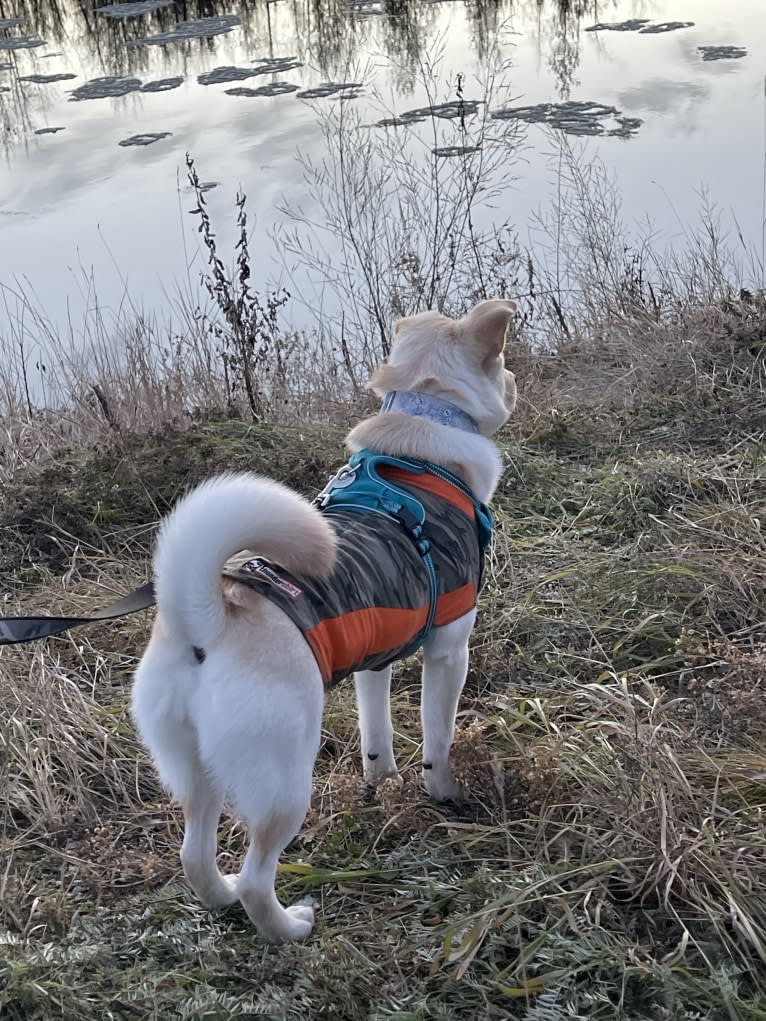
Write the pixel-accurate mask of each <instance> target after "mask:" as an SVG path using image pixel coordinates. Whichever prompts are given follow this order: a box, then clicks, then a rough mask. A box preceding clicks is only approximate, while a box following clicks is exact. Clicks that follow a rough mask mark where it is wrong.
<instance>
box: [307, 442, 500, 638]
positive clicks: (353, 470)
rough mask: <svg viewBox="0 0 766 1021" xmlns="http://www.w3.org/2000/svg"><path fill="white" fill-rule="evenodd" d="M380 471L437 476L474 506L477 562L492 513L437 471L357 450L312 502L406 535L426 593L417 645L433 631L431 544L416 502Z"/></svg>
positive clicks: (460, 484) (403, 459) (455, 480)
mask: <svg viewBox="0 0 766 1021" xmlns="http://www.w3.org/2000/svg"><path fill="white" fill-rule="evenodd" d="M381 467H392V468H400V469H402V470H404V471H407V472H411V473H412V474H413V475H424V474H430V475H436V476H437V477H438V478H440V479H442V480H443V481H444V482H448V483H449V484H450V485H451V486H455V488H456V489H459V490H460V491H461V492H462V493H463V494H464V495H465V496H466V497H468V499H469V500H470V501H471V503H472V504H473V508H474V514H475V515H476V525H477V532H478V541H479V551H480V553H481V554H482V556H483V553H484V550H485V549H486V548H487V546H488V545H489V543H490V540H491V539H492V529H493V525H494V520H493V517H492V511H491V510H490V509H489V507H488V506H487V505H486V504H485V503H481V502H480V501H479V500H477V499H476V497H475V496H474V494H473V493H472V492H471V490H470V489H469V488H468V486H466V484H465V483H464V482H463V481H462V480H461V479H459V478H458V477H457V476H456V475H453V474H452V472H448V471H446V469H444V468H440V467H439V465H436V464H432V463H431V462H430V461H420V460H417V459H415V458H410V457H389V456H388V455H386V454H376V453H374V451H372V450H360V451H358V453H356V454H354V455H353V457H352V458H351V459H350V460H349V462H348V464H345V465H344V466H343V467H342V468H341V469H340V471H339V472H338V473H337V474H336V475H334V476H333V477H332V478H331V479H330V481H329V482H328V483H327V485H326V486H325V488H324V489H323V490H322V492H321V493H319V495H318V496H317V497H316V499H315V500H314V503H315V505H316V506H317V507H319V508H320V509H321V510H322V511H323V512H324V513H325V514H332V513H333V511H340V510H344V511H346V510H356V511H364V512H365V513H368V514H369V513H373V514H380V515H382V516H383V517H386V518H390V519H392V520H394V521H397V522H398V523H399V524H400V525H401V526H402V528H404V530H405V531H406V532H407V533H408V534H409V535H410V537H411V538H412V540H413V542H414V543H415V547H416V548H417V550H418V552H419V553H420V555H421V557H422V558H423V564H424V566H425V569H426V573H427V575H428V584H429V590H430V596H429V611H428V618H427V621H426V626H425V630H424V631H423V633H422V635H421V643H422V642H425V640H426V639H427V637H428V635H429V634H430V632H431V629H432V627H433V622H434V616H435V614H436V600H437V593H438V587H437V580H436V568H435V567H434V562H433V558H432V557H431V552H430V550H431V543H430V541H429V539H428V534H427V531H428V528H427V520H426V511H425V508H424V507H423V504H422V503H421V502H420V500H419V499H418V498H417V496H415V495H414V494H413V493H411V492H410V491H409V490H407V489H405V488H404V487H403V486H399V485H397V484H396V483H394V482H391V481H389V480H388V479H384V478H382V476H381V475H380V473H379V469H380V468H381Z"/></svg>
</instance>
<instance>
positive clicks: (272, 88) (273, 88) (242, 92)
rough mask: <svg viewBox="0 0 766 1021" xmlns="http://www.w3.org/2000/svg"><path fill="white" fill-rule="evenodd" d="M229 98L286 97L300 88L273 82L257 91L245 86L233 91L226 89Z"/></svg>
mask: <svg viewBox="0 0 766 1021" xmlns="http://www.w3.org/2000/svg"><path fill="white" fill-rule="evenodd" d="M224 91H225V93H226V95H227V96H286V95H287V94H288V93H289V92H297V91H298V86H297V85H292V84H291V83H290V82H271V84H270V85H261V86H259V87H258V88H257V89H249V88H247V86H245V85H239V86H237V87H236V88H233V89H224Z"/></svg>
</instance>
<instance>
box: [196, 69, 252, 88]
mask: <svg viewBox="0 0 766 1021" xmlns="http://www.w3.org/2000/svg"><path fill="white" fill-rule="evenodd" d="M261 73H262V72H261V71H259V70H256V69H255V68H252V67H231V66H228V67H214V68H213V70H212V71H203V73H202V74H199V75H197V81H198V82H199V84H200V85H221V84H222V83H223V82H239V81H243V80H244V79H245V78H253V77H255V75H257V74H261Z"/></svg>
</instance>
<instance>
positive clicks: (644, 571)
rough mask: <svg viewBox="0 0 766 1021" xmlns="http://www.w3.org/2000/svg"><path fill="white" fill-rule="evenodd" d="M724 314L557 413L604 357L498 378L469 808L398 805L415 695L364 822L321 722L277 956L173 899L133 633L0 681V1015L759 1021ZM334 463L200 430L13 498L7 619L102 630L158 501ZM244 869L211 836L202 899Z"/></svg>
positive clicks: (748, 694)
mask: <svg viewBox="0 0 766 1021" xmlns="http://www.w3.org/2000/svg"><path fill="white" fill-rule="evenodd" d="M758 308H759V309H760V308H761V306H758ZM746 314H747V316H753V315H755V313H754V312H753V311H752V309H751V307H750V306H748V309H747V313H746ZM759 314H762V313H760V312H759ZM700 315H701V313H700ZM744 315H745V313H744V312H743V313H742V314H741V315H740V312H739V310H738V309H736V308H734V309H731V308H729V309H723V310H715V309H710V310H709V311H708V312H707V320H706V321H707V323H708V334H707V337H708V340H707V345H706V343H705V334H704V332H703V331H702V329H700V330H699V331H698V332H697V333H696V334H695V342H694V347H693V357H692V356H691V355H690V351H691V350H692V349H691V348H689V349H684V350H682V351H681V352H679V351H677V350H672V351H667V352H665V354H664V358H665V363H664V369H663V371H659V369H657V370H656V371H654V372H650V371H649V369H650V356H649V354H648V353H647V352H650V351H652V350H653V351H654V352H655V353H658V352H660V351H661V350H662V348H661V345H660V344H659V341H658V340H657V339H656V338H655V340H654V341H653V342H652V343H653V345H654V346H653V347H652V346H651V345H650V344H649V342H648V340H647V343H646V345H645V346H644V348H643V351H644V356H645V359H646V361H645V362H644V363H643V364H641V365H639V366H638V367H637V371H636V377H635V378H636V380H637V382H636V385H635V386H633V387H629V386H627V385H626V384H623V385H622V386H621V387H615V388H611V389H610V388H604V387H600V388H599V387H597V386H595V385H592V386H590V387H588V386H585V385H583V384H584V382H585V381H587V378H588V373H589V371H590V372H592V373H593V374H594V375H600V374H603V373H607V374H615V375H616V376H618V377H619V370H618V368H617V367H616V365H617V364H618V363H619V361H620V359H621V358H623V357H625V356H626V354H625V353H626V348H624V347H623V346H622V342H621V341H618V342H616V343H615V347H614V350H613V351H612V352H611V357H610V359H609V360H607V359H606V358H605V354H606V349H605V345H606V341H604V342H602V343H601V344H599V345H594V346H593V347H591V348H590V349H588V348H587V347H586V346H585V345H582V346H581V347H580V349H579V350H578V351H577V356H576V358H575V357H574V353H573V351H572V350H571V349H566V348H562V350H561V351H560V352H559V353H558V354H557V355H555V356H553V355H541V354H538V355H535V354H533V353H532V352H531V351H530V350H529V349H526V350H525V351H523V350H522V348H521V344H520V342H519V343H517V345H516V348H517V350H516V352H515V353H514V352H511V353H510V354H509V361H510V362H511V363H512V364H514V365H515V366H516V367H517V368H519V369H520V372H519V375H520V376H521V377H522V381H523V386H524V392H525V394H526V401H527V406H526V410H523V411H522V415H523V418H522V423H523V424H522V425H521V426H519V425H516V426H515V427H514V430H515V436H516V438H514V437H513V436H509V437H508V438H507V439H506V440H505V444H504V451H505V456H506V461H507V469H506V475H505V480H504V483H503V485H502V488H501V491H500V493H499V494H498V499H497V510H498V520H499V531H498V535H497V539H496V542H495V546H494V551H493V554H492V563H491V570H490V573H489V578H488V583H487V587H486V590H485V593H484V596H483V600H482V602H483V606H482V610H483V612H482V614H481V616H480V624H479V628H478V630H477V633H476V635H475V638H474V642H473V659H472V665H471V672H470V675H469V680H468V684H467V687H466V692H465V695H464V698H463V701H462V703H461V717H460V727H461V729H460V732H459V734H458V737H457V740H456V744H455V749H454V752H453V756H454V762H455V769H456V771H457V773H458V775H459V777H460V778H461V780H462V781H463V782H464V784H465V785H466V787H467V789H468V791H469V794H470V797H469V800H468V803H467V805H466V806H465V808H463V809H461V810H460V811H456V810H454V809H449V808H445V807H443V806H438V805H434V804H431V803H430V802H428V801H427V799H426V798H425V797H424V795H423V792H422V790H421V788H420V784H419V781H418V776H417V770H418V762H419V754H418V752H419V744H418V742H419V726H418V722H417V701H418V690H417V681H416V669H415V666H416V665H415V664H407V665H406V666H405V667H404V668H403V669H402V670H400V671H399V681H398V684H397V685H396V689H395V694H394V718H395V726H396V733H397V737H396V743H397V752H398V756H399V761H400V764H401V766H402V771H403V785H402V786H401V787H400V786H398V785H394V784H387V785H384V787H383V788H382V789H381V790H380V791H379V792H378V794H377V795H376V796H374V797H371V796H370V795H369V794H368V793H367V792H366V791H365V790H364V789H363V785H362V782H361V776H360V772H359V764H358V753H359V749H358V739H357V735H356V729H355V720H354V708H353V693H352V690H351V688H350V686H348V685H346V686H341V687H340V688H339V689H338V690H337V691H336V692H334V693H333V694H332V695H331V696H330V699H329V701H328V706H327V711H326V717H325V729H324V741H323V745H322V750H321V753H320V756H319V760H318V763H317V769H316V783H315V799H314V805H313V807H312V811H311V813H310V815H309V818H308V819H307V821H306V824H305V826H304V829H303V831H302V833H301V835H300V836H299V837H298V838H297V840H296V841H295V843H294V845H293V846H292V847H291V848H290V850H289V852H288V854H287V855H286V856H285V859H284V864H283V866H282V869H281V879H280V895H281V896H282V897H283V898H284V899H285V900H291V899H296V898H299V897H301V896H311V897H312V898H314V899H315V900H316V902H317V906H318V919H319V922H318V927H317V931H316V934H315V936H314V937H312V939H311V940H310V942H309V943H308V944H306V945H305V946H291V947H286V948H282V949H272V948H268V947H265V946H264V945H263V944H261V943H260V941H259V940H258V939H257V938H256V937H255V936H254V935H253V933H252V930H251V929H250V927H249V926H248V924H247V922H246V920H245V917H244V915H243V914H242V913H241V911H239V909H231V910H228V911H226V912H222V913H216V914H211V913H208V912H205V911H203V910H201V909H200V908H199V907H198V906H197V905H196V904H195V903H194V900H193V898H192V896H191V895H190V894H189V892H188V891H187V890H186V888H185V887H184V885H183V883H182V881H181V880H180V875H179V867H178V858H177V853H178V846H179V839H180V834H179V819H178V816H177V814H176V812H175V811H174V810H173V809H172V808H171V807H170V806H169V805H168V804H167V802H166V799H165V797H164V795H163V794H162V792H161V791H160V790H159V788H158V786H157V784H156V781H155V779H154V776H153V774H152V771H151V768H150V766H149V764H148V762H147V761H146V759H145V757H144V755H143V753H142V751H141V750H140V748H139V747H138V745H137V743H136V740H135V735H134V733H133V731H132V727H131V725H130V722H129V719H128V716H127V711H126V705H127V694H128V686H129V680H130V671H131V669H132V668H133V666H134V664H135V661H136V657H137V655H138V653H139V651H140V648H141V645H142V643H143V641H144V640H145V638H146V633H147V626H148V623H147V621H146V620H143V619H141V618H128V619H127V620H126V621H124V622H122V623H120V624H118V625H112V626H103V627H102V626H99V627H98V628H93V629H90V630H80V631H77V632H73V633H72V634H70V635H69V636H65V637H63V638H60V639H56V640H54V641H51V642H49V643H47V644H46V645H41V646H37V647H34V648H32V647H20V648H11V649H5V650H3V651H2V654H1V655H0V690H1V691H2V706H3V710H2V711H3V716H4V720H5V726H4V727H3V729H2V737H0V749H1V751H0V754H1V755H2V782H3V786H4V788H5V789H6V790H7V801H6V807H5V809H4V813H3V823H2V826H3V835H2V840H3V851H4V854H3V862H4V866H3V873H2V877H0V902H1V903H2V912H3V918H4V923H3V924H4V925H5V927H6V929H7V935H6V938H5V947H4V950H3V953H2V955H1V956H2V965H0V968H2V975H3V985H2V987H0V1011H2V1016H3V1017H8V1018H9V1019H10V1018H14V1019H15V1018H40V1019H42V1018H45V1019H46V1021H47V1019H49V1018H53V1017H61V1018H67V1019H68V1018H88V1019H90V1018H93V1019H95V1018H102V1017H105V1016H111V1017H116V1018H123V1017H124V1018H128V1017H132V1016H136V1015H138V1016H144V1017H154V1018H161V1017H167V1016H171V1015H172V1016H178V1017H184V1018H187V1017H188V1018H203V1017H215V1018H229V1017H232V1018H233V1017H248V1016H249V1017H254V1016H264V1017H271V1018H305V1017H314V1016H316V1017H320V1016H332V1017H334V1018H349V1019H356V1018H359V1019H362V1018H375V1019H377V1018H384V1017H394V1016H395V1017H399V1018H407V1019H426V1018H428V1019H430V1018H447V1017H449V1018H466V1019H467V1018H475V1017H479V1016H481V1017H487V1018H507V1017H518V1018H520V1019H525V1021H557V1019H564V1018H567V1019H568V1018H603V1019H605V1021H606V1019H609V1021H612V1019H614V1018H624V1019H631V1021H633V1019H635V1021H639V1019H641V1021H644V1019H647V1018H658V1019H667V1021H671V1019H672V1021H675V1019H689V1021H691V1019H700V1018H704V1019H709V1021H718V1019H727V1021H728V1019H748V1018H750V1019H762V1018H764V1017H766V999H765V998H764V994H765V992H766V990H764V982H763V979H762V976H763V974H765V973H766V972H764V965H765V964H766V897H764V893H763V891H764V889H765V888H766V842H765V841H764V839H763V828H764V810H765V809H766V759H765V758H764V756H763V751H762V749H763V742H764V738H766V708H765V707H764V699H763V688H764V684H765V683H766V668H765V667H764V641H765V636H764V632H763V621H764V619H766V597H765V596H764V593H765V592H766V584H765V582H766V577H765V575H766V568H765V567H764V564H766V557H764V551H763V539H762V534H761V529H760V524H759V523H760V521H762V520H763V516H764V509H765V508H764V504H765V503H766V489H765V488H764V484H763V477H764V473H763V465H764V456H766V453H765V452H766V446H765V445H764V431H763V396H764V395H763V388H762V387H761V385H760V382H759V381H760V379H761V372H762V358H763V352H762V347H761V345H760V344H759V342H758V341H757V339H754V338H757V337H758V336H759V334H758V330H759V329H760V330H762V329H763V318H761V320H760V321H759V322H756V321H755V320H754V319H747V328H746V330H744V331H742V332H741V333H737V332H736V330H735V329H730V327H732V324H734V325H735V326H736V324H737V323H739V322H740V321H741V318H742V317H743V316H744ZM716 322H720V323H723V324H724V326H725V328H724V329H722V330H721V331H720V332H719V333H718V334H716V333H714V332H713V331H712V329H710V324H714V323H716ZM760 336H761V337H762V336H763V333H760ZM722 351H723V352H726V353H727V357H726V358H723V357H722V355H721V352H722ZM522 354H523V358H522V357H521V356H522ZM517 356H518V357H517ZM588 365H590V367H591V368H590V370H588ZM669 366H670V368H669ZM639 369H640V371H639ZM557 374H558V375H557ZM711 374H714V375H715V376H716V385H715V386H711V385H710V377H711ZM557 378H558V387H557V383H556V379H557ZM578 393H579V395H580V400H579V401H577V400H576V399H575V398H576V395H577V394H578ZM546 402H547V407H546ZM523 431H526V432H527V436H526V437H525V439H524V440H523V441H522V440H521V438H520V434H521V433H522V432H523ZM340 436H341V434H340V432H333V431H324V432H323V431H321V430H317V429H315V428H314V427H308V426H305V427H282V426H264V425H257V426H253V425H248V424H246V423H244V422H238V421H236V420H227V419H223V420H220V421H217V422H216V421H207V422H200V423H198V424H197V425H196V426H195V427H194V428H193V429H191V430H189V431H182V432H177V433H173V432H168V433H166V434H165V435H163V436H162V437H158V436H151V435H149V436H143V437H142V436H135V435H132V434H125V435H122V434H121V435H119V436H113V437H112V440H111V442H110V443H107V444H103V443H102V444H100V445H99V446H97V447H95V448H93V449H90V450H83V449H78V450H74V451H70V452H68V453H63V452H62V453H59V454H58V455H57V457H56V459H55V460H50V459H46V461H45V463H44V464H38V465H34V464H33V465H31V466H30V467H29V468H27V469H26V470H23V471H17V472H16V473H15V475H14V477H13V479H12V480H11V481H9V482H7V483H6V484H5V486H4V514H3V523H2V535H3V541H2V549H3V562H2V569H3V572H4V573H6V572H7V575H6V576H8V577H13V579H14V587H13V594H12V595H11V596H10V597H9V598H8V599H7V600H6V605H7V607H8V608H9V610H10V608H12V607H17V606H32V605H34V606H37V607H41V608H45V607H50V608H51V609H52V608H54V607H56V608H59V607H61V608H65V607H70V608H71V607H76V606H81V605H86V604H87V605H93V604H94V603H98V602H101V601H103V600H105V599H106V598H107V597H108V594H111V591H113V590H114V589H118V588H119V589H123V588H126V587H128V586H129V585H130V584H132V583H134V582H136V581H139V580H141V579H142V578H143V577H144V576H145V573H146V570H147V558H148V551H149V547H150V540H151V528H150V527H148V525H149V524H150V523H151V522H154V521H156V519H157V517H158V515H159V514H160V513H162V511H163V510H164V509H165V508H166V507H167V506H168V505H169V504H170V503H171V502H172V500H173V499H174V497H175V496H176V495H177V494H178V493H179V492H180V491H181V490H182V489H183V488H184V487H185V486H186V485H187V484H188V483H190V482H193V481H195V480H196V479H197V478H199V477H200V476H202V475H203V474H208V473H210V472H212V471H214V470H216V469H217V468H218V467H221V466H224V465H226V466H227V467H238V466H243V465H245V464H248V465H250V466H253V467H256V468H258V469H259V470H264V471H266V472H268V473H270V474H274V475H275V476H277V477H279V478H282V479H285V480H286V481H288V482H290V483H291V484H293V485H297V486H298V488H300V489H301V490H302V491H304V492H311V491H313V490H315V489H316V488H317V487H318V486H319V485H320V483H321V482H322V480H323V478H324V476H325V474H326V473H327V472H328V471H330V470H331V468H332V467H333V465H335V464H336V463H337V462H338V460H339V458H340V449H339V443H340ZM41 494H50V495H49V496H47V497H46V498H44V499H43V498H41ZM53 494H55V496H54V495H53ZM242 849H243V834H242V831H241V828H240V827H239V825H238V824H237V822H236V821H235V820H230V821H228V822H226V823H225V824H224V825H223V826H222V831H221V853H222V862H223V865H224V867H226V868H234V867H236V864H237V862H238V860H239V858H240V856H241V853H242Z"/></svg>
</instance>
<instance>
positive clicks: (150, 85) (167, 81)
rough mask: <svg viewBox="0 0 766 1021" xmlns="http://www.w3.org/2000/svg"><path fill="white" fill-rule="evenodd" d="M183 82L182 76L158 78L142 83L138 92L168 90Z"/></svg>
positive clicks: (177, 86)
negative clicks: (154, 80)
mask: <svg viewBox="0 0 766 1021" xmlns="http://www.w3.org/2000/svg"><path fill="white" fill-rule="evenodd" d="M183 83H184V80H183V78H160V79H159V80H158V81H156V82H147V83H146V84H145V85H142V86H141V88H140V89H139V92H170V90H171V89H177V88H179V86H181V85H183Z"/></svg>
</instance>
